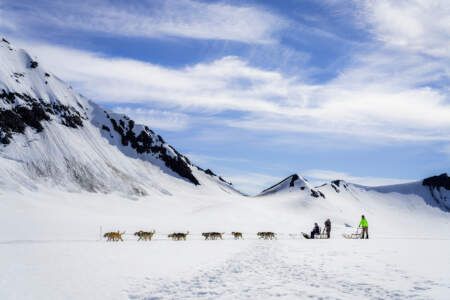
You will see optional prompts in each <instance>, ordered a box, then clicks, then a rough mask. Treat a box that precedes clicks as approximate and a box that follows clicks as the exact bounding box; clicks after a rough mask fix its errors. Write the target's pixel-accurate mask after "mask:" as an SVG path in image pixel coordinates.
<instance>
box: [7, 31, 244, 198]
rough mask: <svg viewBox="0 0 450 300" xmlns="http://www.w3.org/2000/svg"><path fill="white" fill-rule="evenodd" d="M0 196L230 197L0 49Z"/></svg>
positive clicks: (146, 131)
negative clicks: (52, 192) (58, 192)
mask: <svg viewBox="0 0 450 300" xmlns="http://www.w3.org/2000/svg"><path fill="white" fill-rule="evenodd" d="M0 167H1V169H2V175H3V176H2V177H3V180H2V181H1V182H0V187H1V188H2V189H10V190H15V189H20V188H26V189H37V188H38V186H39V185H42V184H44V185H46V186H48V187H54V186H56V187H57V188H61V189H65V190H68V191H79V190H86V191H90V192H102V193H109V192H113V191H119V192H121V193H122V194H124V195H130V196H142V195H146V194H152V193H163V194H164V193H169V194H170V191H171V190H173V189H175V187H176V186H179V185H180V186H186V187H187V189H189V190H192V192H194V191H196V190H197V191H198V190H204V189H212V190H215V191H218V192H226V193H236V191H235V190H234V189H233V188H232V186H231V185H230V184H229V183H228V182H226V181H225V180H223V179H222V178H221V177H220V176H217V175H215V174H214V173H213V172H212V171H210V170H206V171H204V170H202V169H201V168H199V167H197V166H194V165H193V164H192V163H191V162H190V161H189V159H188V158H187V157H185V156H183V155H182V154H180V153H178V152H177V151H176V150H175V149H174V148H173V147H172V146H170V145H169V144H167V143H166V142H165V141H164V140H163V138H162V137H161V136H159V135H157V134H156V133H154V132H153V131H152V130H151V129H150V128H148V127H147V126H144V125H139V124H135V122H134V121H133V120H131V119H130V118H128V117H127V116H125V115H121V114H115V113H112V112H110V111H108V110H105V109H103V108H101V107H100V106H99V105H97V104H95V103H93V102H92V101H89V100H88V99H86V98H84V97H83V96H81V95H80V94H78V93H76V92H75V91H74V90H73V89H72V88H71V87H69V86H67V85H66V84H65V83H64V82H63V81H61V80H60V79H58V78H57V77H56V76H55V75H54V74H52V73H51V72H49V71H47V70H45V69H44V67H43V66H41V65H40V64H39V62H37V61H35V60H33V59H32V58H31V57H30V56H29V55H28V54H27V53H26V52H25V51H24V50H21V49H16V48H14V47H13V46H12V45H11V44H10V43H9V42H8V41H7V40H5V39H2V41H1V42H0Z"/></svg>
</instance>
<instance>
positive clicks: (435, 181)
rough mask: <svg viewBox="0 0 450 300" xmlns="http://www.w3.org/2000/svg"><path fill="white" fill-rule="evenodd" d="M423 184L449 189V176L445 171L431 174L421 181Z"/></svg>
mask: <svg viewBox="0 0 450 300" xmlns="http://www.w3.org/2000/svg"><path fill="white" fill-rule="evenodd" d="M422 184H423V185H426V186H429V187H431V188H441V187H442V188H444V189H446V190H450V177H448V175H447V173H443V174H441V175H439V176H432V177H429V178H425V179H424V180H423V182H422Z"/></svg>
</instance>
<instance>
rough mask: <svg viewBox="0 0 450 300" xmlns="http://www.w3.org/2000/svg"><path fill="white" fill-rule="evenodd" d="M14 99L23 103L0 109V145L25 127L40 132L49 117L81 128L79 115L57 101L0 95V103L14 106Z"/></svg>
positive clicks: (12, 94)
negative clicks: (43, 122)
mask: <svg viewBox="0 0 450 300" xmlns="http://www.w3.org/2000/svg"><path fill="white" fill-rule="evenodd" d="M16 98H18V99H21V100H23V101H24V102H25V103H24V104H20V105H16V106H13V107H12V108H11V109H4V108H2V109H0V143H2V144H9V143H10V140H11V138H12V134H14V133H21V134H23V133H24V132H25V128H26V127H27V126H29V127H31V128H33V129H35V130H36V132H41V131H42V130H43V129H44V128H43V127H42V124H41V122H42V121H50V119H51V115H55V116H58V117H59V119H60V122H61V124H62V125H64V126H67V127H71V128H77V127H82V126H83V121H82V116H81V114H80V113H79V112H78V111H77V110H76V109H74V108H72V107H69V106H66V105H62V104H60V103H59V101H55V102H53V103H45V102H44V101H42V100H41V99H35V98H32V97H30V96H28V95H26V94H19V93H12V92H6V91H5V90H2V92H1V93H0V101H4V102H5V103H7V104H12V105H14V104H15V103H16Z"/></svg>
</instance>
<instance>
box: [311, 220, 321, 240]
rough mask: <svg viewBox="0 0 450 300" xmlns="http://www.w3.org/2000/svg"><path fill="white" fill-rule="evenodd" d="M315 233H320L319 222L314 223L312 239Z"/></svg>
mask: <svg viewBox="0 0 450 300" xmlns="http://www.w3.org/2000/svg"><path fill="white" fill-rule="evenodd" d="M316 234H320V228H319V224H317V223H314V228H313V231H311V238H312V239H313V238H314V236H315V235H316Z"/></svg>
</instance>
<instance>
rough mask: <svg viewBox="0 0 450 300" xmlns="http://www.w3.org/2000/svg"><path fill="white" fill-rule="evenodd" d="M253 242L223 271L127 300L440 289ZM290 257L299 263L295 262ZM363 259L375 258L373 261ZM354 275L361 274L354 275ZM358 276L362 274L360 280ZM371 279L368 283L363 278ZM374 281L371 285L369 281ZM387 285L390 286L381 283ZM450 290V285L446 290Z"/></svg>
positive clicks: (133, 293)
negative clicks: (344, 266) (343, 266)
mask: <svg viewBox="0 0 450 300" xmlns="http://www.w3.org/2000/svg"><path fill="white" fill-rule="evenodd" d="M280 243H285V242H283V241H277V242H275V243H264V242H253V243H252V245H251V246H250V247H249V248H247V249H246V250H245V251H242V252H240V253H238V254H237V255H235V256H234V257H232V258H231V259H229V260H227V261H226V262H225V263H223V264H222V265H220V266H217V267H215V268H212V269H199V271H198V272H197V273H196V274H195V275H194V276H192V277H190V278H183V279H180V280H175V281H167V280H166V279H163V278H159V279H158V278H156V279H155V278H145V279H144V281H143V282H142V281H139V282H136V283H135V284H133V285H132V286H131V287H130V288H129V289H128V290H127V291H125V292H126V293H128V297H129V299H132V300H136V299H145V300H157V299H198V298H200V299H270V298H279V297H281V298H283V297H285V298H288V299H295V298H297V299H348V298H363V299H431V298H430V297H427V295H425V294H424V292H426V291H427V290H430V289H432V288H434V287H436V286H440V287H441V288H442V287H443V285H442V284H440V283H437V282H433V281H431V280H426V279H419V278H415V279H413V278H411V279H410V281H411V284H410V285H409V286H407V287H406V288H404V286H405V285H404V284H403V286H402V289H398V288H396V287H395V285H394V286H391V287H389V286H388V283H389V282H392V281H394V282H395V281H397V280H398V281H399V282H400V281H402V280H403V281H404V280H405V279H406V280H408V279H409V278H410V275H409V274H408V273H407V272H406V271H403V270H401V269H398V268H397V267H395V266H394V265H390V264H386V265H385V266H384V267H385V273H383V274H380V273H375V276H376V277H377V278H375V280H373V279H374V278H373V276H374V274H370V272H371V270H370V267H369V268H367V269H365V267H364V265H363V263H361V262H356V263H353V264H352V265H350V266H348V268H347V269H340V268H339V269H336V268H333V267H328V265H327V262H329V261H330V260H332V259H339V256H340V255H342V254H343V253H339V252H336V251H334V252H333V251H320V252H321V253H312V252H307V253H301V252H300V253H299V250H300V249H301V248H299V247H297V246H291V245H287V247H286V245H283V246H280ZM292 253H294V254H295V253H298V259H295V260H294V261H292ZM363 259H374V257H372V256H370V255H369V256H367V257H364V258H363ZM355 273H356V274H357V275H355ZM358 274H359V275H358ZM367 276H371V277H372V278H371V279H372V280H369V281H365V280H364V277H367ZM371 281H372V282H371ZM383 282H385V283H386V285H387V286H385V285H384V284H383ZM444 288H447V289H449V290H450V285H448V286H444Z"/></svg>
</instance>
